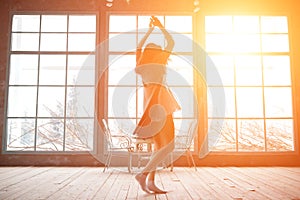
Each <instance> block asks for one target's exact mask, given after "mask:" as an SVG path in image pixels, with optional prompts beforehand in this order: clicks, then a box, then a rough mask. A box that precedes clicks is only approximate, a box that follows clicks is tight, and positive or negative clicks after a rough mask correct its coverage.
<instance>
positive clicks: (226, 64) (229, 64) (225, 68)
mask: <svg viewBox="0 0 300 200" xmlns="http://www.w3.org/2000/svg"><path fill="white" fill-rule="evenodd" d="M206 61H207V62H208V63H207V65H206V66H208V65H209V62H211V61H212V62H213V66H211V67H208V68H206V82H207V84H208V85H210V86H211V85H216V86H221V85H220V81H219V80H218V77H216V73H218V75H219V77H220V78H221V80H222V84H223V85H224V86H227V85H231V86H232V85H234V63H233V57H232V56H209V57H208V58H207V59H206ZM215 70H217V72H215Z"/></svg>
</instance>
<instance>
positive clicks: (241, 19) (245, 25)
mask: <svg viewBox="0 0 300 200" xmlns="http://www.w3.org/2000/svg"><path fill="white" fill-rule="evenodd" d="M233 20H234V24H233V27H234V32H239V33H259V17H258V16H234V17H233Z"/></svg>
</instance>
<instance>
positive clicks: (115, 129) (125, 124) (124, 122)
mask: <svg viewBox="0 0 300 200" xmlns="http://www.w3.org/2000/svg"><path fill="white" fill-rule="evenodd" d="M108 127H109V129H110V131H111V133H112V134H113V135H119V134H120V133H124V134H127V135H131V134H132V133H133V131H134V129H135V128H136V120H135V119H125V118H124V119H122V118H118V119H108Z"/></svg>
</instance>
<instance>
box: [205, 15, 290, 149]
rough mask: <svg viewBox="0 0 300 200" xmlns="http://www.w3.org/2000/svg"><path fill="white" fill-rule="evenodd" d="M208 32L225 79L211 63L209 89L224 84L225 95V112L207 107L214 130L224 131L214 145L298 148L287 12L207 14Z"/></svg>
mask: <svg viewBox="0 0 300 200" xmlns="http://www.w3.org/2000/svg"><path fill="white" fill-rule="evenodd" d="M205 37H206V39H205V42H206V50H207V52H208V55H209V57H210V58H211V60H212V61H213V62H214V64H215V66H216V68H217V69H218V72H219V74H220V77H221V79H222V85H219V84H217V83H216V82H215V81H214V80H215V79H214V77H212V76H211V75H210V71H209V69H207V83H208V87H209V90H208V91H212V90H217V89H219V88H220V87H221V88H223V89H224V91H225V99H226V101H225V102H224V103H225V108H226V111H225V114H223V113H221V112H215V113H213V114H212V112H208V113H211V114H209V116H208V117H209V121H210V122H212V121H214V122H216V123H214V124H215V127H212V128H211V130H210V136H211V137H219V138H218V140H217V142H215V143H210V144H209V145H210V150H213V151H234V152H236V151H238V152H249V151H250V152H278V151H293V150H294V130H293V109H292V89H291V85H292V83H291V72H290V57H289V36H288V21H287V17H285V16H206V17H205ZM208 96H209V94H208ZM217 126H219V127H217ZM215 130H221V132H217V131H215ZM212 141H215V140H212Z"/></svg>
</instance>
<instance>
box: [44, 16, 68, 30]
mask: <svg viewBox="0 0 300 200" xmlns="http://www.w3.org/2000/svg"><path fill="white" fill-rule="evenodd" d="M41 31H42V32H67V15H42V29H41Z"/></svg>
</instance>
